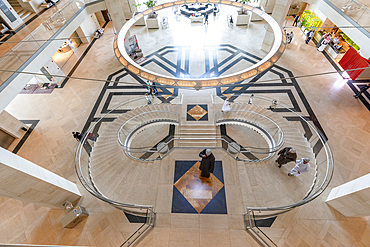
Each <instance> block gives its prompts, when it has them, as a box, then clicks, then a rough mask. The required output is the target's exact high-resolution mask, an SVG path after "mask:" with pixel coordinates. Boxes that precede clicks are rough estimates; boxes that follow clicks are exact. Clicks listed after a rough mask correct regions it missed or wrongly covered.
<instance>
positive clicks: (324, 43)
mask: <svg viewBox="0 0 370 247" xmlns="http://www.w3.org/2000/svg"><path fill="white" fill-rule="evenodd" d="M329 42H330V36H329V35H328V36H327V37H326V38H325V39H324V41H323V42H322V43H321V45H320V47H319V49H317V50H318V51H320V52H323V51H324V50H325V48H326V47H327V46H328V44H329Z"/></svg>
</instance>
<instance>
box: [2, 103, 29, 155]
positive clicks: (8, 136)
mask: <svg viewBox="0 0 370 247" xmlns="http://www.w3.org/2000/svg"><path fill="white" fill-rule="evenodd" d="M22 128H27V126H26V125H25V124H24V123H22V122H21V121H19V120H18V119H17V118H16V117H14V116H13V115H11V114H9V113H8V112H7V111H5V110H4V111H2V112H1V113H0V147H5V148H7V147H8V146H9V145H10V144H11V143H12V142H13V141H14V139H18V138H21V137H22V135H23V134H24V130H22Z"/></svg>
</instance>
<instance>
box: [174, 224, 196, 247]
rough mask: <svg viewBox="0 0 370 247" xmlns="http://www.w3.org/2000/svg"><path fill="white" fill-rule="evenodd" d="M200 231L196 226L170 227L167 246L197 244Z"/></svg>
mask: <svg viewBox="0 0 370 247" xmlns="http://www.w3.org/2000/svg"><path fill="white" fill-rule="evenodd" d="M199 241H200V233H199V229H198V228H186V229H179V228H171V231H170V245H169V246H184V247H185V246H199Z"/></svg>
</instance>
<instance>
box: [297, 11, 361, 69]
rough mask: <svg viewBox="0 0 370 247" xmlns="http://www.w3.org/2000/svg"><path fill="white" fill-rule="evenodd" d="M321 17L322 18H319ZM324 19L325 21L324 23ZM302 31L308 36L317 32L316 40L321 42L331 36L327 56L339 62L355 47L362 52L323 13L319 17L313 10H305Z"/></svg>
mask: <svg viewBox="0 0 370 247" xmlns="http://www.w3.org/2000/svg"><path fill="white" fill-rule="evenodd" d="M319 16H320V17H321V18H319ZM322 19H324V21H322ZM299 21H300V24H301V31H302V32H303V33H304V34H307V32H308V31H310V30H313V31H315V35H314V38H313V39H314V40H315V41H316V42H319V41H320V40H321V38H322V36H323V35H324V34H325V33H329V34H330V37H331V38H330V42H329V44H328V46H327V47H326V48H325V50H324V51H326V53H327V54H329V55H330V57H331V58H332V59H333V60H334V61H336V62H339V61H340V60H341V59H342V57H343V56H344V54H345V53H346V52H347V51H348V50H349V49H350V47H353V48H354V49H355V50H356V51H359V50H360V47H359V46H358V45H357V44H356V43H354V42H353V41H352V40H351V39H350V38H349V37H348V36H347V35H346V34H345V32H343V31H342V30H341V29H339V28H338V27H337V26H336V25H334V23H333V22H331V21H330V20H329V19H328V18H326V17H325V16H324V15H323V14H322V13H320V14H319V15H318V14H316V13H315V12H313V11H312V10H305V11H303V13H302V14H301V16H300V19H299Z"/></svg>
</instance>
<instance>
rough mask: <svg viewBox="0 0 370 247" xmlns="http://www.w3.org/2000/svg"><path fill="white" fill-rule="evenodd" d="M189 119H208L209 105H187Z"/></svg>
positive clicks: (187, 117) (187, 118)
mask: <svg viewBox="0 0 370 247" xmlns="http://www.w3.org/2000/svg"><path fill="white" fill-rule="evenodd" d="M186 120H187V121H208V107H207V105H201V104H197V105H187V112H186Z"/></svg>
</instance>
